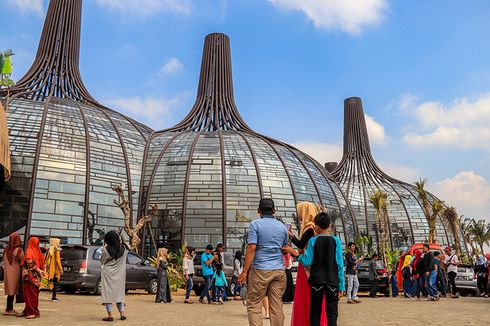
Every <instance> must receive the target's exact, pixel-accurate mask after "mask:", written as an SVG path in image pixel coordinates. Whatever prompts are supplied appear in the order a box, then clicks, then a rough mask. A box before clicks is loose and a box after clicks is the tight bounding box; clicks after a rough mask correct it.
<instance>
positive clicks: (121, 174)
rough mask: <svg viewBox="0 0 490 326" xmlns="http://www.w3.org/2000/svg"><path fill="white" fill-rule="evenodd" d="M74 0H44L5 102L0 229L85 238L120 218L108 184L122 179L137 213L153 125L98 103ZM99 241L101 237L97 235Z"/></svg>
mask: <svg viewBox="0 0 490 326" xmlns="http://www.w3.org/2000/svg"><path fill="white" fill-rule="evenodd" d="M81 8H82V1H81V0H63V1H61V0H51V2H50V5H49V8H48V12H47V15H46V21H45V23H44V28H43V32H42V35H41V40H40V42H39V47H38V51H37V55H36V58H35V60H34V63H33V64H32V66H31V68H30V69H29V71H28V72H27V73H26V74H25V76H24V77H22V78H21V79H20V80H19V82H18V83H17V84H16V85H15V86H13V87H11V88H10V89H9V90H8V91H9V92H8V94H7V92H6V91H4V92H3V93H2V99H3V100H4V101H5V102H7V104H8V126H9V130H10V135H9V138H10V148H11V154H12V155H11V159H12V178H11V180H10V181H9V182H8V183H7V184H6V186H5V188H4V189H0V197H1V199H2V202H5V203H8V204H7V205H3V206H1V207H0V225H1V227H0V232H1V235H0V237H2V238H3V237H5V236H8V235H9V234H10V233H11V232H13V231H18V230H20V232H22V233H24V234H32V235H38V236H46V237H49V236H57V237H61V238H62V240H63V242H67V243H76V244H91V243H95V242H97V240H98V239H99V238H100V237H101V236H102V235H103V234H104V232H105V231H106V230H110V229H114V228H115V227H118V226H123V225H124V217H123V215H122V213H121V211H120V209H119V208H118V207H116V206H115V205H114V203H113V200H114V199H115V198H116V197H117V196H116V194H115V193H114V192H113V191H112V189H111V185H112V184H114V183H123V184H125V185H126V189H127V196H128V197H129V198H130V199H131V201H132V204H133V208H134V212H133V213H134V217H135V218H136V215H137V214H136V213H137V207H138V205H139V202H138V199H139V189H140V179H141V167H142V161H143V154H144V148H145V144H146V139H147V137H148V136H149V134H150V133H151V132H152V130H151V129H150V128H148V127H146V126H144V125H142V124H140V123H138V122H136V121H134V120H132V119H130V118H128V117H126V116H124V115H122V114H120V113H118V112H116V111H114V110H111V109H109V108H107V107H104V106H103V105H101V104H99V103H98V102H97V101H96V100H95V99H93V97H92V96H91V95H90V93H89V92H88V91H87V89H86V88H85V86H84V84H83V82H82V79H81V77H80V72H79V69H78V63H79V48H80V24H81ZM99 242H100V241H99Z"/></svg>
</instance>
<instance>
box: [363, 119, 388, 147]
mask: <svg viewBox="0 0 490 326" xmlns="http://www.w3.org/2000/svg"><path fill="white" fill-rule="evenodd" d="M364 117H365V120H366V128H367V131H368V136H369V143H370V144H379V145H383V144H385V143H386V133H385V128H384V127H383V126H382V125H381V124H380V123H379V122H377V121H376V120H374V118H373V117H370V116H368V115H367V114H364Z"/></svg>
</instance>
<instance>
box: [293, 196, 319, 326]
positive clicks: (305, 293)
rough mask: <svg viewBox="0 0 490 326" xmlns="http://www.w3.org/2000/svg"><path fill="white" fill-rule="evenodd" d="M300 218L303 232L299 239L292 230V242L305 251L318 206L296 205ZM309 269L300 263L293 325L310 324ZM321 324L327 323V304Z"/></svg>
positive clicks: (312, 230) (301, 250) (310, 204)
mask: <svg viewBox="0 0 490 326" xmlns="http://www.w3.org/2000/svg"><path fill="white" fill-rule="evenodd" d="M296 211H297V212H298V218H299V220H300V221H301V233H300V236H299V239H298V238H297V237H296V236H294V235H293V234H292V231H291V230H290V231H289V232H290V236H291V242H292V243H293V244H294V245H295V246H296V247H298V250H299V252H300V253H303V252H304V250H305V249H306V246H307V245H308V241H309V240H310V239H311V238H312V237H313V236H315V222H314V219H315V216H316V215H317V214H318V213H319V211H318V209H317V207H316V206H315V205H314V204H312V203H310V202H302V203H299V204H298V205H296ZM308 278H309V270H307V269H305V268H304V267H303V265H301V264H298V274H297V276H296V288H295V290H294V302H293V315H292V316H291V326H309V325H310V299H311V294H310V292H311V285H310V284H309V283H308ZM322 307H323V308H322V317H321V320H320V325H321V326H326V325H327V315H326V313H325V304H323V305H322Z"/></svg>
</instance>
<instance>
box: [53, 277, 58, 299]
mask: <svg viewBox="0 0 490 326" xmlns="http://www.w3.org/2000/svg"><path fill="white" fill-rule="evenodd" d="M57 291H58V279H57V278H56V277H55V278H53V296H52V297H51V298H52V299H56V293H57Z"/></svg>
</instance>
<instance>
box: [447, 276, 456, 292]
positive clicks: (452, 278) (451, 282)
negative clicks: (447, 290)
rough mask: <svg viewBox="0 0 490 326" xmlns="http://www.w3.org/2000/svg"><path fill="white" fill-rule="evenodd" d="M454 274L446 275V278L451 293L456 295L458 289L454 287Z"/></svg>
mask: <svg viewBox="0 0 490 326" xmlns="http://www.w3.org/2000/svg"><path fill="white" fill-rule="evenodd" d="M456 275H458V273H456V272H449V273H447V277H448V278H449V285H450V286H451V293H452V294H453V295H456V294H457V293H458V288H457V287H456Z"/></svg>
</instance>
